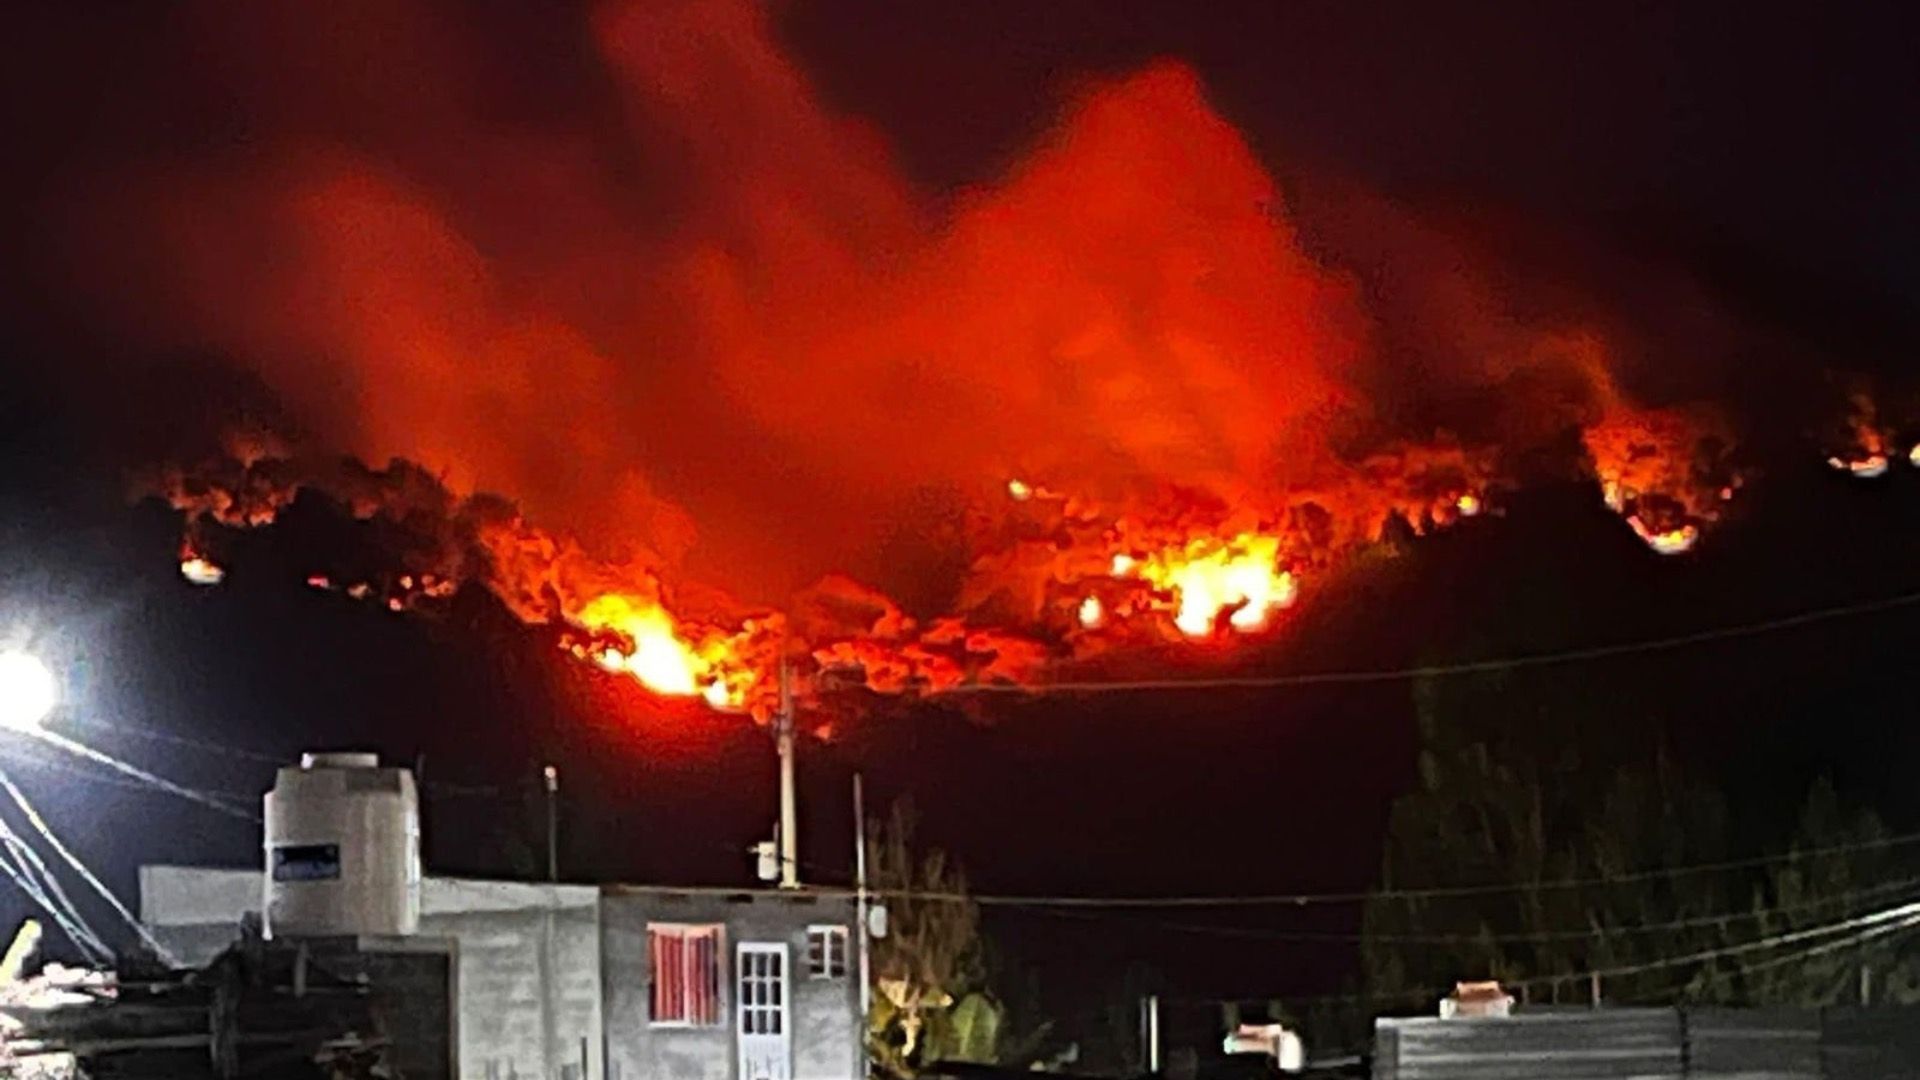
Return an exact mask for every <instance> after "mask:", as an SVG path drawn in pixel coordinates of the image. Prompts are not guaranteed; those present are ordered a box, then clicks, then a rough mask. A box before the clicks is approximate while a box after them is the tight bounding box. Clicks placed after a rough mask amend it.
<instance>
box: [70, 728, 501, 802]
mask: <svg viewBox="0 0 1920 1080" xmlns="http://www.w3.org/2000/svg"><path fill="white" fill-rule="evenodd" d="M73 722H74V723H76V724H78V725H80V726H82V727H91V728H96V729H98V730H101V731H112V732H118V733H120V734H123V735H131V736H133V737H135V738H140V739H151V740H153V741H155V742H164V743H170V744H172V745H174V746H179V747H184V748H187V749H191V750H200V751H204V752H206V753H209V754H219V755H222V756H225V757H230V758H234V759H236V760H240V761H248V762H253V763H256V764H264V765H271V766H273V767H274V768H276V769H278V768H283V767H285V766H286V765H287V764H288V761H287V758H286V755H284V754H273V753H268V752H267V751H264V750H254V749H250V748H248V747H244V746H235V745H233V744H232V743H224V742H216V741H213V740H210V739H202V738H196V737H193V736H189V735H179V734H175V733H173V732H170V731H163V730H161V729H160V728H156V727H148V726H146V725H144V724H128V723H124V722H120V721H111V720H100V719H95V718H74V720H73ZM523 787H525V785H524V784H522V785H517V786H516V785H503V784H462V783H456V782H453V781H447V780H422V781H420V788H421V790H422V791H425V792H427V793H428V794H430V795H435V796H442V797H450V798H499V797H501V796H504V795H517V794H519V792H520V788H523Z"/></svg>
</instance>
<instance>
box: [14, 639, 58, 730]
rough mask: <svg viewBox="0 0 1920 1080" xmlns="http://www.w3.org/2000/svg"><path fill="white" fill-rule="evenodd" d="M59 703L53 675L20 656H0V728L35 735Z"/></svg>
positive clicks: (32, 658)
mask: <svg viewBox="0 0 1920 1080" xmlns="http://www.w3.org/2000/svg"><path fill="white" fill-rule="evenodd" d="M59 701H60V686H59V684H58V683H56V682H55V681H54V678H53V672H51V671H48V670H47V665H45V664H43V663H41V662H40V661H39V659H38V658H36V657H33V656H29V655H28V654H26V653H23V652H6V653H0V727H4V728H11V729H12V730H14V731H38V730H39V729H40V724H41V721H43V720H45V719H46V718H47V714H48V713H50V712H52V711H53V707H54V706H55V705H56V704H58V703H59Z"/></svg>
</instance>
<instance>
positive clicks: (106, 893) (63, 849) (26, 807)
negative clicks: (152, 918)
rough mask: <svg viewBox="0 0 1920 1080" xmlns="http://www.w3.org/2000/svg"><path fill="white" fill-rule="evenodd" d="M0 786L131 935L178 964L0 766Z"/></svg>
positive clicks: (172, 962)
mask: <svg viewBox="0 0 1920 1080" xmlns="http://www.w3.org/2000/svg"><path fill="white" fill-rule="evenodd" d="M0 787H4V788H5V789H6V792H7V794H8V795H9V796H11V797H12V799H13V801H14V805H16V806H18V807H19V808H20V812H21V814H23V815H25V816H26V819H27V823H28V824H29V825H32V826H33V827H34V830H35V831H37V832H38V833H39V834H40V836H41V838H42V839H44V840H45V841H46V842H47V846H48V847H50V848H52V849H53V850H54V853H55V854H57V855H59V856H60V857H61V858H62V859H64V860H66V863H67V865H68V866H70V867H72V868H73V872H74V873H76V874H78V875H80V880H82V881H84V882H86V883H87V884H88V885H89V886H90V887H91V888H92V889H93V891H94V892H97V893H99V894H100V898H101V899H103V900H105V901H106V902H107V906H108V907H111V908H112V909H113V912H114V914H116V915H118V916H120V918H121V920H122V921H124V922H125V923H126V924H127V926H128V927H130V928H131V929H132V930H133V932H134V935H135V936H136V937H138V938H139V939H140V940H141V941H142V942H143V943H145V945H146V946H147V948H149V949H152V950H153V952H154V955H155V956H158V957H159V958H160V959H161V960H163V961H165V962H166V963H167V964H168V965H169V966H172V967H178V966H179V959H178V958H177V957H175V956H174V955H173V951H172V950H171V949H168V948H167V947H166V946H165V945H162V944H161V943H160V940H159V939H158V938H156V937H154V936H153V933H152V931H150V930H148V929H147V927H146V925H145V924H144V923H142V922H141V921H140V920H139V919H136V918H134V915H133V912H131V911H129V910H127V906H126V905H125V904H123V903H121V902H120V898H119V897H117V896H115V895H113V890H112V889H109V888H107V886H106V883H105V882H103V881H101V880H100V879H99V878H98V877H96V876H95V875H94V873H93V871H92V870H89V869H87V864H86V863H84V862H81V861H80V857H79V856H78V855H75V854H74V853H73V851H72V850H71V849H69V848H68V847H67V845H65V844H64V843H61V841H60V838H59V837H58V836H56V835H54V832H53V829H52V828H51V827H50V826H48V825H47V821H46V819H45V818H43V817H41V816H40V812H39V811H37V810H35V809H34V808H33V804H32V803H30V802H28V801H27V796H26V793H25V792H23V791H21V790H20V788H19V786H18V785H16V784H15V783H14V782H13V778H12V777H10V776H8V775H7V774H6V772H5V771H4V770H0Z"/></svg>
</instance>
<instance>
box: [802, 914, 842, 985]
mask: <svg viewBox="0 0 1920 1080" xmlns="http://www.w3.org/2000/svg"><path fill="white" fill-rule="evenodd" d="M846 974H847V928H846V927H844V926H809V927H807V976H808V977H809V978H814V979H842V978H845V977H846Z"/></svg>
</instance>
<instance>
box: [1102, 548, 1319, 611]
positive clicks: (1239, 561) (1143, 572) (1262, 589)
mask: <svg viewBox="0 0 1920 1080" xmlns="http://www.w3.org/2000/svg"><path fill="white" fill-rule="evenodd" d="M1279 556H1280V540H1279V538H1278V537H1275V536H1268V535H1263V534H1260V533H1252V532H1243V533H1241V534H1239V535H1238V536H1235V537H1233V538H1232V539H1231V540H1226V541H1220V540H1216V539H1214V538H1212V537H1200V538H1196V539H1193V540H1190V541H1188V542H1187V543H1186V544H1184V545H1182V546H1180V547H1177V548H1169V549H1166V550H1163V551H1157V552H1151V553H1148V554H1145V555H1138V556H1136V555H1133V554H1128V553H1123V554H1119V555H1115V556H1114V557H1113V576H1115V577H1137V578H1140V579H1141V580H1143V581H1146V582H1149V583H1151V584H1152V585H1153V586H1154V588H1155V589H1157V590H1159V591H1161V592H1163V593H1166V594H1168V595H1169V596H1170V597H1171V599H1172V601H1173V604H1174V606H1175V614H1174V616H1173V623H1174V625H1175V626H1177V627H1179V628H1180V632H1181V633H1183V634H1185V635H1187V636H1188V637H1205V636H1207V635H1208V634H1210V633H1212V632H1213V629H1214V627H1215V626H1216V625H1217V624H1218V622H1219V619H1220V616H1221V615H1222V614H1226V616H1227V623H1228V625H1230V626H1231V627H1232V628H1233V629H1234V630H1237V631H1240V632H1243V633H1244V632H1248V631H1252V630H1258V629H1260V628H1261V627H1264V626H1265V625H1267V620H1268V618H1269V617H1270V616H1271V615H1272V614H1273V612H1274V611H1275V610H1277V609H1280V608H1284V607H1287V606H1289V605H1291V604H1292V603H1293V601H1294V597H1295V594H1296V592H1297V588H1296V586H1295V583H1294V579H1293V574H1292V573H1290V572H1289V571H1286V570H1281V569H1279V567H1278V565H1277V563H1278V560H1279ZM1082 613H1083V616H1084V607H1083V609H1082ZM1082 621H1083V622H1084V621H1085V620H1084V617H1083V619H1082Z"/></svg>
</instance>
